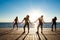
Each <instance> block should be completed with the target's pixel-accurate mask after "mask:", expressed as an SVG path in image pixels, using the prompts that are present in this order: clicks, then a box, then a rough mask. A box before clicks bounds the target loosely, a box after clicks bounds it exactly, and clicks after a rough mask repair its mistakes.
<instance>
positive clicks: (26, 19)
mask: <svg viewBox="0 0 60 40" xmlns="http://www.w3.org/2000/svg"><path fill="white" fill-rule="evenodd" d="M23 21H25V25H24V33H25V27H26V26H27V27H28V33H29V22H30V20H29V15H27V16H26V17H25V18H24V19H23V20H22V22H23Z"/></svg>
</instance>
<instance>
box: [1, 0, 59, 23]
mask: <svg viewBox="0 0 60 40" xmlns="http://www.w3.org/2000/svg"><path fill="white" fill-rule="evenodd" d="M26 15H30V20H31V21H32V22H33V21H35V20H36V19H37V18H38V17H40V16H41V15H43V16H44V21H45V22H51V20H52V18H53V17H55V16H56V17H57V22H60V0H0V22H13V20H14V19H15V17H16V16H18V19H19V21H22V20H23V18H24V17H25V16H26Z"/></svg>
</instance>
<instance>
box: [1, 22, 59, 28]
mask: <svg viewBox="0 0 60 40" xmlns="http://www.w3.org/2000/svg"><path fill="white" fill-rule="evenodd" d="M34 25H35V24H33V23H32V24H30V26H29V27H31V28H34ZM23 26H24V23H18V27H19V28H23ZM0 28H13V23H7V22H3V23H1V22H0ZM43 28H51V23H50V22H48V23H44V24H43ZM57 28H60V22H57Z"/></svg>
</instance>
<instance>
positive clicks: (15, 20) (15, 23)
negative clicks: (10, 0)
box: [13, 17, 18, 29]
mask: <svg viewBox="0 0 60 40" xmlns="http://www.w3.org/2000/svg"><path fill="white" fill-rule="evenodd" d="M15 25H16V27H17V29H18V17H16V18H15V19H14V24H13V29H14V27H15Z"/></svg>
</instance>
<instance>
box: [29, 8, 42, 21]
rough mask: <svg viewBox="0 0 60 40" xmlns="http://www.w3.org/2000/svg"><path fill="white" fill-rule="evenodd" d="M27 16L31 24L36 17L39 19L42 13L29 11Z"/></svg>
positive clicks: (34, 10)
mask: <svg viewBox="0 0 60 40" xmlns="http://www.w3.org/2000/svg"><path fill="white" fill-rule="evenodd" d="M29 15H30V20H31V22H34V21H35V20H37V19H38V17H40V16H41V15H43V13H42V11H40V10H36V9H32V10H31V11H30V13H29Z"/></svg>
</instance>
